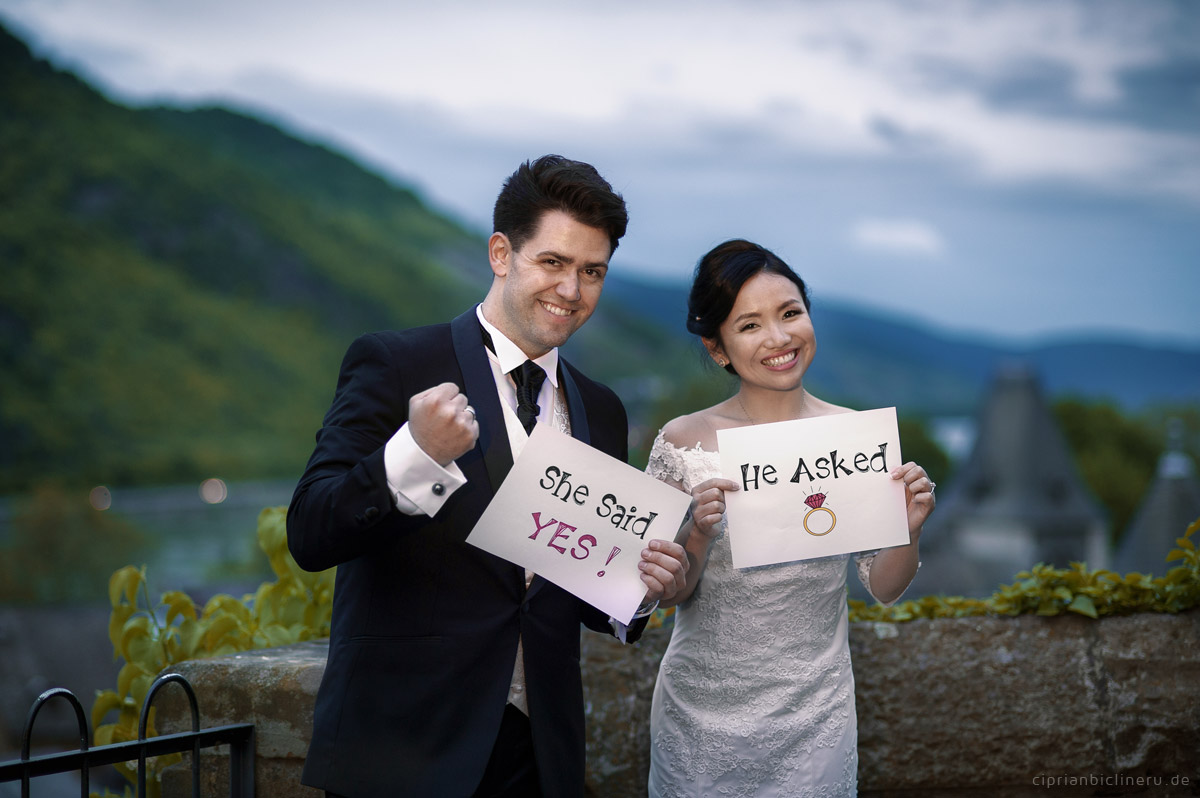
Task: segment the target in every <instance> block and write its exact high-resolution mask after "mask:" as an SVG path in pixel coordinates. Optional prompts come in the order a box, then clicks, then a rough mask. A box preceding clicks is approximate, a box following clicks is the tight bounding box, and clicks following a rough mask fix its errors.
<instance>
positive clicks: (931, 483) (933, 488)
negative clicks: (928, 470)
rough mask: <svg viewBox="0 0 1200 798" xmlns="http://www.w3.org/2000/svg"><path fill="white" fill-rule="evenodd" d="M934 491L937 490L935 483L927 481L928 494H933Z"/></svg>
mask: <svg viewBox="0 0 1200 798" xmlns="http://www.w3.org/2000/svg"><path fill="white" fill-rule="evenodd" d="M935 490H937V483H936V482H934V481H933V480H932V479H931V480H929V492H930V493H933V492H934V491H935Z"/></svg>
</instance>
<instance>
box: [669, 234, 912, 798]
mask: <svg viewBox="0 0 1200 798" xmlns="http://www.w3.org/2000/svg"><path fill="white" fill-rule="evenodd" d="M808 310H809V302H808V292H807V289H806V287H805V285H804V282H803V280H801V279H800V277H799V276H797V275H796V274H795V273H794V272H793V271H792V270H791V268H789V267H788V266H787V264H785V263H784V262H783V261H781V260H780V259H779V258H777V257H776V256H775V255H774V254H772V253H771V252H769V251H768V250H765V249H763V248H762V247H759V246H757V245H755V244H751V243H749V242H746V241H728V242H726V243H724V244H721V245H720V246H718V247H716V248H715V249H714V250H712V251H711V252H709V253H708V254H707V255H705V256H704V257H703V258H702V259H701V260H700V263H699V264H698V265H697V267H696V279H695V282H694V284H693V286H692V291H691V296H690V298H689V306H688V329H689V330H690V331H691V332H693V333H695V334H697V335H699V336H700V338H701V339H702V340H703V342H704V345H705V347H706V348H707V350H708V352H709V354H710V355H711V356H712V358H713V360H714V361H715V362H716V363H717V365H718V366H720V367H722V368H725V369H726V370H728V371H730V372H731V373H734V374H736V375H737V376H738V377H739V379H740V386H739V389H738V392H737V393H736V394H735V395H734V396H733V397H731V398H730V399H728V400H726V401H724V402H721V403H720V404H717V405H715V406H713V407H710V408H707V409H704V410H700V411H698V412H696V413H692V414H691V415H687V416H681V417H680V418H676V419H674V420H672V421H671V422H669V423H668V424H667V425H666V426H665V427H663V429H662V431H661V432H660V433H659V435H658V437H657V439H656V440H655V442H654V447H653V450H652V451H651V454H650V462H649V465H648V466H647V471H648V472H649V473H650V474H651V475H653V476H655V477H657V478H658V479H661V480H663V481H664V482H667V483H669V484H671V485H674V486H675V487H677V488H680V489H681V490H684V491H687V492H689V493H691V494H692V497H693V501H692V513H691V520H689V522H688V526H689V527H690V528H689V535H688V539H687V542H686V544H685V545H686V548H687V551H688V557H689V560H691V564H690V567H689V569H688V574H687V586H686V587H685V589H684V590H683V591H682V592H681V593H680V594H679V595H678V597H677V598H676V601H677V602H681V603H680V604H679V607H678V609H677V611H676V615H675V629H674V632H673V633H672V637H671V642H670V646H669V647H668V649H667V652H666V655H665V656H664V657H663V661H662V665H661V667H660V669H659V674H658V682H657V684H656V685H655V689H654V703H653V708H652V710H651V720H650V736H651V761H650V782H649V791H650V795H651V796H654V797H655V798H659V797H660V796H661V798H676V796H688V797H689V798H692V797H696V798H698V797H699V796H714V797H717V796H719V797H720V798H726V797H731V796H736V797H738V798H740V797H742V796H847V795H855V794H856V793H857V771H858V750H857V722H856V718H855V713H854V676H853V674H852V672H851V670H850V648H849V644H848V626H847V617H846V589H845V588H846V574H847V570H848V564H849V562H850V561H851V559H853V560H854V562H855V564H856V566H857V571H858V576H859V578H860V579H861V580H862V581H863V584H864V585H866V587H867V589H868V590H869V591H870V592H871V595H873V596H874V597H875V598H876V599H878V600H880V601H882V602H884V603H890V602H893V601H895V600H896V599H897V598H899V596H900V594H901V593H903V592H904V590H905V588H907V587H908V584H909V582H910V581H911V580H912V577H913V575H914V574H915V573H916V569H917V564H918V562H917V538H918V537H919V535H920V532H921V525H922V524H923V523H924V521H925V519H926V518H927V517H928V515H929V513H930V512H931V511H932V510H933V506H934V499H933V487H934V486H933V483H932V482H931V481H930V480H929V478H928V477H927V476H926V474H925V471H924V469H922V468H921V467H920V466H918V465H916V464H914V463H905V464H904V465H902V466H900V467H898V468H896V469H895V470H894V471H893V472H892V477H893V478H894V479H898V480H903V481H904V483H905V485H906V496H907V499H908V524H909V538H910V542H909V544H908V545H907V546H899V547H895V548H891V549H883V550H880V551H878V552H871V553H865V554H859V555H854V557H853V558H852V557H851V556H849V555H843V556H838V557H824V558H820V559H815V560H805V561H801V562H795V563H787V564H782V565H772V566H764V567H758V568H749V569H742V570H738V569H735V568H734V567H733V564H732V560H731V557H730V551H729V542H728V538H727V536H726V535H725V534H724V532H725V530H724V525H723V514H724V510H725V501H724V499H725V491H729V490H737V489H738V485H737V483H735V482H731V481H729V480H726V479H722V478H721V477H720V476H719V474H720V464H719V458H718V454H717V435H716V432H717V430H719V429H729V428H732V427H742V426H747V425H750V424H762V423H767V422H773V421H786V420H790V419H797V418H810V417H814V416H824V415H830V414H833V413H848V412H852V411H851V410H849V409H848V408H844V407H838V406H836V405H833V404H830V403H828V402H825V401H822V400H821V399H818V398H817V397H815V396H813V395H812V394H810V393H808V392H807V391H805V389H804V385H803V378H804V373H805V371H806V370H807V369H808V366H809V364H810V363H811V362H812V359H813V354H814V353H815V351H816V339H815V336H814V333H813V326H812V322H811V319H810V317H809V315H808ZM796 517H797V519H798V520H797V523H799V519H800V518H801V517H802V515H801V514H800V513H799V512H797V515H796Z"/></svg>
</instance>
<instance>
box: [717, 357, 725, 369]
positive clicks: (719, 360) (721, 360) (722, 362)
mask: <svg viewBox="0 0 1200 798" xmlns="http://www.w3.org/2000/svg"><path fill="white" fill-rule="evenodd" d="M717 365H718V366H720V367H721V368H725V358H723V357H719V358H717Z"/></svg>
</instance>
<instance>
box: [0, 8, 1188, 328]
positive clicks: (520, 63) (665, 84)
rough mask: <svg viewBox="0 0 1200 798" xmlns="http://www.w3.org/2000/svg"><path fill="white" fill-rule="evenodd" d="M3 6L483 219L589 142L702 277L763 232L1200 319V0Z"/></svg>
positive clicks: (810, 272)
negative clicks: (546, 167) (530, 169)
mask: <svg viewBox="0 0 1200 798" xmlns="http://www.w3.org/2000/svg"><path fill="white" fill-rule="evenodd" d="M0 21H3V22H4V23H5V24H6V25H8V26H10V27H11V28H12V29H13V30H15V31H16V32H17V33H18V34H19V35H22V36H23V37H25V38H26V40H27V41H29V42H30V43H31V44H32V45H33V46H34V48H35V50H36V51H37V52H38V53H39V54H41V55H44V56H47V57H50V58H51V59H52V60H54V61H55V62H56V63H58V64H59V65H62V66H65V67H69V68H72V69H75V70H77V71H80V72H82V73H83V74H84V75H85V76H86V77H87V78H88V79H89V80H91V81H93V82H94V83H96V84H98V85H100V86H101V87H102V88H104V89H105V90H106V91H108V92H109V93H110V95H111V96H113V97H115V98H117V99H121V100H124V101H127V102H131V103H144V102H151V101H163V100H166V101H171V102H177V103H182V104H197V103H213V102H217V103H222V104H226V105H230V106H233V107H236V108H240V109H243V110H247V111H251V112H254V113H257V114H260V115H265V116H267V117H268V118H270V119H273V120H275V121H277V122H279V123H280V124H283V125H284V126H285V127H288V128H289V129H291V130H293V131H295V132H299V133H301V134H303V135H305V136H307V137H309V138H314V139H318V140H321V141H323V142H326V143H329V144H331V145H333V146H335V147H338V148H340V149H344V150H346V151H348V152H350V153H351V154H352V155H354V156H356V157H358V158H359V159H360V160H363V161H364V162H366V163H367V164H369V165H371V166H372V167H374V168H376V169H378V170H380V171H382V172H384V173H386V174H388V175H390V176H393V177H396V178H398V179H401V180H403V181H406V182H409V183H411V184H414V185H415V186H416V187H417V188H418V189H419V190H420V191H421V192H422V193H423V194H424V195H425V196H426V197H427V198H429V199H430V201H431V202H432V203H433V204H435V205H437V206H438V207H440V208H441V209H443V210H445V211H447V212H449V213H451V214H452V215H454V216H456V217H458V218H459V219H461V220H463V221H465V222H466V223H468V224H469V225H471V226H473V227H476V228H478V229H480V230H481V231H484V232H487V230H488V228H489V220H490V210H491V203H492V201H493V199H494V197H495V192H496V190H497V189H498V187H499V184H500V182H501V181H502V180H503V178H504V177H505V175H507V174H508V172H510V171H511V170H512V168H514V167H515V166H516V164H517V163H518V162H520V161H521V160H524V159H526V158H529V157H534V156H537V155H540V154H542V153H544V152H560V153H563V154H565V155H568V156H571V157H575V158H580V159H584V160H588V161H591V162H593V163H595V164H596V165H597V167H599V168H600V170H601V172H602V173H604V174H605V175H606V176H607V177H608V178H609V179H610V181H611V182H612V183H613V184H614V185H615V186H616V187H617V189H618V190H620V191H621V192H622V193H623V194H624V195H625V198H626V200H627V202H628V204H629V207H630V212H631V226H630V231H629V234H628V236H627V237H626V239H625V240H624V242H623V243H622V246H621V249H620V250H619V251H618V253H617V257H616V259H615V261H614V267H615V268H625V269H628V270H630V271H637V272H638V273H640V274H643V275H646V276H651V277H655V278H661V279H674V280H679V281H684V280H686V279H687V278H688V276H689V275H690V272H691V269H692V267H693V265H694V263H695V261H696V259H697V258H698V257H699V256H700V255H701V254H702V253H703V252H704V251H706V250H707V249H708V248H710V247H711V246H713V245H714V244H716V243H719V242H720V241H722V240H724V239H726V238H729V237H734V236H740V237H747V238H751V239H754V240H756V241H758V242H760V243H762V244H764V245H766V246H769V247H771V248H773V249H774V250H775V251H776V252H777V253H778V254H779V255H781V256H782V257H783V258H785V259H786V260H787V261H788V262H789V263H791V264H792V265H793V266H794V267H796V269H797V270H798V271H799V272H800V273H801V274H802V275H803V276H804V277H805V278H806V279H807V280H808V281H809V282H810V284H811V285H812V289H813V294H814V298H815V300H816V301H817V302H818V303H819V302H820V300H821V299H822V298H823V297H828V298H833V299H838V300H845V301H853V302H857V303H860V304H863V305H866V306H868V307H870V308H872V309H875V310H877V311H882V312H886V313H889V314H895V315H900V316H905V317H910V318H914V319H917V320H920V321H923V322H925V323H926V324H929V325H931V326H935V327H940V328H944V329H947V330H951V331H957V332H963V333H970V334H980V335H985V336H992V337H1001V338H1004V339H1007V340H1014V339H1015V340H1018V341H1033V340H1046V339H1048V338H1054V339H1059V338H1064V337H1068V338H1070V337H1079V336H1082V335H1093V334H1096V333H1098V332H1099V333H1105V334H1107V335H1110V336H1112V337H1116V338H1121V339H1136V340H1152V341H1156V342H1167V343H1172V342H1173V343H1179V344H1184V345H1188V346H1196V345H1200V321H1198V320H1197V318H1198V316H1200V4H1198V3H1192V2H1187V0H1181V1H1180V2H1165V1H1163V0H1143V1H1142V2H1133V0H1129V1H1128V2H1111V1H1110V2H1106V1H1104V0H1099V1H1092V2H1067V1H1065V0H1019V1H1016V2H1013V1H1011V0H1009V1H1005V0H989V1H988V2H966V1H965V0H964V1H961V2H936V3H935V2H860V1H858V0H850V1H849V2H794V1H793V2H772V1H770V0H758V1H754V2H715V1H714V2H705V0H692V2H677V1H676V0H664V2H659V3H653V4H650V3H642V2H624V1H622V0H618V2H610V3H607V4H604V5H603V6H597V5H589V6H586V7H584V6H582V5H580V4H570V3H558V2H534V1H531V0H514V1H513V2H508V3H487V2H483V0H478V1H476V2H448V3H442V4H427V3H415V2H414V3H404V2H385V1H384V0H376V1H374V2H367V1H361V0H360V1H353V2H345V3H337V4H335V3H325V2H320V3H318V2H312V0H289V1H288V2H284V1H283V0H256V2H251V3H246V2H242V0H238V1H237V2H234V1H233V0H209V2H205V3H202V4H201V3H185V2H174V1H164V0H0ZM482 263H483V261H482V256H481V267H482ZM818 308H819V304H818Z"/></svg>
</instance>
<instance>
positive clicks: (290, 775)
mask: <svg viewBox="0 0 1200 798" xmlns="http://www.w3.org/2000/svg"><path fill="white" fill-rule="evenodd" d="M668 639H669V632H666V631H658V630H652V631H649V632H647V633H646V635H645V637H644V638H643V640H642V641H641V642H640V643H638V644H637V645H635V646H623V645H621V644H620V643H618V642H617V641H615V640H613V639H611V638H606V637H603V636H600V635H596V634H592V633H590V632H588V633H585V634H584V636H583V640H584V647H583V670H584V690H585V702H586V707H587V714H588V742H587V753H588V777H587V778H588V794H589V796H596V797H597V798H619V797H620V796H644V795H645V784H646V773H647V771H648V767H649V753H648V752H649V744H650V735H649V729H648V722H649V714H650V700H651V695H652V692H653V687H654V678H655V675H656V673H657V668H658V662H659V660H660V659H661V657H662V653H663V651H664V650H665V648H666V644H667V641H668ZM850 645H851V651H852V655H853V661H854V675H855V695H856V699H857V705H858V719H859V760H860V761H859V788H860V794H862V795H864V796H877V797H878V798H893V797H895V798H899V796H917V795H920V796H931V797H933V798H949V796H962V795H979V796H983V795H1004V796H1010V798H1018V797H1023V796H1034V795H1046V794H1047V793H1049V794H1052V795H1063V796H1067V795H1098V794H1103V795H1125V794H1129V795H1134V794H1136V795H1147V796H1154V795H1200V731H1198V730H1200V611H1192V612H1189V613H1184V614H1180V615H1154V614H1141V615H1133V616H1128V617H1113V618H1105V619H1102V620H1099V621H1093V620H1089V619H1086V618H1082V617H1078V616H1061V617H1053V618H1040V617H1036V616H1022V617H1017V618H962V619H942V620H936V621H913V622H910V623H904V624H878V623H856V624H852V625H851V634H850ZM325 654H326V646H325V642H324V641H321V642H314V643H303V644H299V645H296V646H286V647H282V648H277V649H268V650H264V651H254V652H245V653H242V654H237V655H233V656H228V657H220V658H215V659H208V660H195V661H191V662H185V663H180V664H179V665H178V666H176V667H174V668H172V670H174V671H176V672H178V673H182V674H183V675H184V676H185V677H187V679H188V680H189V681H190V682H191V683H192V685H193V686H194V687H195V689H196V693H197V696H198V698H199V702H200V713H201V724H202V725H203V726H215V725H223V724H227V723H245V722H252V723H254V724H256V729H257V766H256V773H257V794H258V795H259V796H260V798H274V797H275V796H289V797H292V796H308V795H312V796H319V793H318V792H317V791H315V790H308V789H306V788H302V787H300V786H299V774H300V770H301V768H302V766H303V757H304V752H305V749H306V747H307V744H308V738H309V729H310V721H311V717H312V707H313V700H314V697H315V695H316V690H317V686H318V684H319V682H320V677H321V673H322V671H323V669H324V665H325ZM158 706H159V712H158V717H159V726H160V728H161V729H162V730H163V731H181V730H183V729H184V728H185V724H186V723H187V722H188V721H187V720H186V718H187V712H186V708H185V702H184V701H183V698H182V691H178V690H174V689H171V688H168V689H166V690H164V692H163V693H162V694H161V695H160V697H159V698H158ZM202 760H203V768H202V771H203V773H204V780H205V782H207V785H206V786H205V794H208V793H209V791H210V790H212V791H213V792H214V794H217V785H220V787H219V789H220V790H223V789H224V785H225V784H226V783H227V781H226V780H227V778H228V776H227V775H225V774H226V773H227V771H225V770H224V768H223V767H222V766H221V765H222V763H221V757H220V755H219V753H218V754H213V753H208V754H204V755H202ZM1139 779H1140V780H1141V781H1140V782H1139V781H1138V780H1139ZM1156 779H1161V783H1160V784H1156V783H1155V780H1156ZM1183 779H1187V780H1188V782H1187V783H1186V784H1184V783H1182V780H1183ZM1172 780H1174V783H1172ZM164 795H165V796H172V795H190V779H189V777H188V775H187V773H186V771H181V770H178V769H177V770H176V772H173V773H169V774H168V775H167V776H166V777H164Z"/></svg>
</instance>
